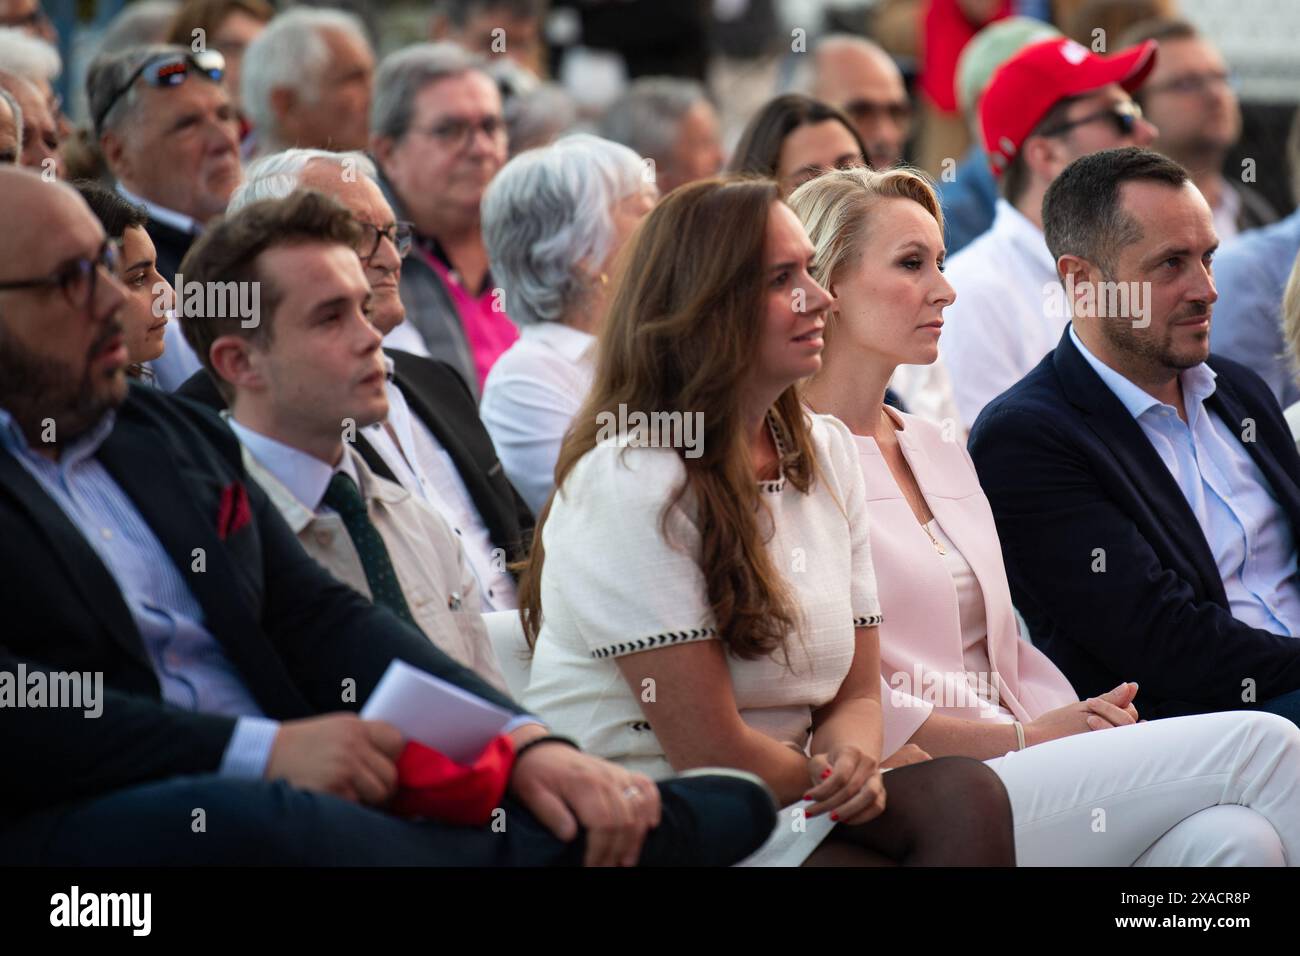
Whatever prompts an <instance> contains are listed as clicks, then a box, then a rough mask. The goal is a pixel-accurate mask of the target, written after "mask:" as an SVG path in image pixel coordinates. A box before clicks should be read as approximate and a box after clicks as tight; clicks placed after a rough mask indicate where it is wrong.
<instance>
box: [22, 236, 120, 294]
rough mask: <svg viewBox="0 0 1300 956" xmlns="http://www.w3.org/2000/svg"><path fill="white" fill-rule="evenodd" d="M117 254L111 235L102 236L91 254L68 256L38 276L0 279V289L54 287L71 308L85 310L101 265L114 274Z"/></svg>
mask: <svg viewBox="0 0 1300 956" xmlns="http://www.w3.org/2000/svg"><path fill="white" fill-rule="evenodd" d="M120 263H121V256H120V255H119V254H118V251H117V244H116V243H114V242H113V240H112V239H105V240H104V244H103V245H102V246H100V247H99V252H97V253H96V254H95V258H93V259H87V258H85V257H84V256H82V257H78V258H76V259H71V260H69V261H68V262H65V263H64V264H63V265H61V266H60V267H59V268H58V269H57V270H56V271H55V272H53V273H51V274H50V275H47V276H44V277H42V278H40V279H18V280H15V281H13V282H0V291H2V290H8V289H47V288H50V287H51V286H53V287H56V288H57V289H58V290H59V291H60V292H62V293H63V297H64V298H65V299H67V301H68V305H70V306H72V307H73V308H74V309H81V310H89V309H90V304H91V303H92V302H94V301H95V286H96V280H97V279H98V278H99V269H100V267H101V266H102V267H103V268H104V271H106V272H107V273H108V274H109V275H113V276H115V275H117V270H118V266H119V264H120Z"/></svg>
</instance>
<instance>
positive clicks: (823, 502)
mask: <svg viewBox="0 0 1300 956" xmlns="http://www.w3.org/2000/svg"><path fill="white" fill-rule="evenodd" d="M812 254H813V248H812V245H811V243H810V242H809V240H808V237H807V235H806V234H805V233H804V231H803V228H802V227H801V226H800V224H799V222H798V220H797V219H796V218H795V216H794V214H793V213H792V212H791V211H790V209H789V208H788V207H787V206H786V205H785V204H784V203H782V202H780V201H779V199H778V194H777V187H776V185H775V184H774V183H772V182H770V181H767V180H753V179H750V180H744V179H741V180H735V179H733V180H705V181H702V182H698V183H694V184H691V185H688V186H685V187H682V188H680V189H678V190H676V191H674V192H673V193H672V194H671V195H669V196H668V197H667V198H665V199H664V200H663V201H662V202H661V203H660V204H659V206H658V207H656V209H655V210H654V211H653V212H652V213H651V214H650V216H649V217H647V219H646V220H645V221H644V222H643V223H642V225H641V226H640V228H639V229H638V232H637V233H636V235H635V236H634V238H633V239H632V241H631V242H630V243H629V246H628V247H627V248H626V249H625V254H624V258H623V261H624V269H623V270H622V278H621V280H619V281H617V285H616V292H615V296H614V300H613V302H612V304H611V308H610V313H609V316H608V318H607V320H606V325H605V327H604V329H603V331H602V333H601V339H600V345H599V357H598V360H597V368H596V375H595V381H594V385H593V388H592V391H591V393H590V396H589V398H588V399H587V401H586V403H585V405H584V407H583V409H582V410H581V411H580V412H579V413H578V415H577V416H576V418H575V419H574V424H573V426H572V428H571V430H570V431H569V433H568V435H567V436H566V438H565V441H564V444H563V446H562V448H561V450H560V455H559V460H558V463H557V465H556V474H555V479H556V489H557V490H556V491H555V493H554V494H553V495H552V497H551V498H550V500H549V502H548V503H547V506H546V508H545V509H544V510H543V512H542V515H541V520H540V522H539V525H538V530H537V533H536V536H535V538H534V545H533V554H532V557H531V561H530V563H529V565H528V567H527V569H526V571H525V574H524V576H523V579H522V581H521V586H520V606H521V614H522V616H523V619H524V626H525V630H526V632H527V634H528V635H529V639H530V642H531V643H533V644H534V652H535V653H534V658H533V662H532V668H531V674H530V683H529V686H528V689H527V691H526V692H525V694H524V698H523V699H524V701H525V702H526V703H527V705H528V706H529V707H530V708H532V709H533V710H534V712H536V713H542V714H545V715H546V719H547V721H548V723H549V724H550V725H551V726H552V727H553V728H554V730H555V731H556V732H557V733H561V734H567V735H570V736H572V737H574V738H577V739H578V741H579V742H580V743H581V744H582V746H583V747H584V748H585V749H588V750H590V751H592V752H594V753H597V754H599V755H601V756H604V757H606V758H609V759H611V760H614V761H616V762H619V763H622V764H624V765H625V766H627V767H628V768H629V769H634V770H637V771H641V772H645V773H648V774H650V775H651V776H656V777H662V776H666V775H667V774H669V773H672V772H674V771H681V770H685V769H688V768H691V767H699V766H705V765H718V766H728V767H735V768H738V769H743V770H748V771H751V772H753V773H756V774H758V775H759V776H760V777H762V778H763V779H764V780H765V781H766V782H767V784H768V786H770V787H771V788H772V790H773V791H774V792H775V793H776V795H777V798H778V800H779V802H780V803H781V804H782V805H783V806H785V807H787V810H786V811H784V812H783V814H782V819H781V824H780V825H779V826H778V829H777V832H776V833H775V834H774V836H773V840H772V841H770V843H769V845H768V847H766V848H765V850H764V851H760V854H759V857H760V859H761V860H763V861H777V862H799V861H803V860H805V859H807V858H809V857H810V856H811V857H813V861H814V862H831V861H833V860H842V859H845V858H846V857H847V858H849V859H852V860H856V861H859V862H861V861H865V860H867V859H870V860H876V861H878V860H879V859H880V858H881V857H883V858H884V859H885V860H887V861H890V862H899V863H912V864H1010V863H1012V862H1013V852H1012V848H1011V836H1010V834H1011V821H1010V817H1009V814H1008V811H1007V803H1006V795H1005V793H1004V791H1003V790H1002V787H1001V785H1000V784H999V783H998V782H997V781H996V779H994V778H993V776H992V775H991V774H990V773H989V772H988V771H987V769H986V768H985V767H983V766H982V765H981V764H979V763H978V762H977V761H972V760H967V759H964V758H948V759H942V760H936V761H930V762H925V763H920V764H915V765H913V766H908V767H902V768H900V769H896V770H890V771H889V777H888V784H887V785H886V782H885V780H884V779H883V778H882V767H881V754H882V746H883V747H884V748H885V749H884V752H885V753H890V752H892V751H893V750H894V749H896V747H897V746H898V744H901V743H902V741H897V742H894V741H885V740H884V737H883V728H882V724H881V711H880V683H881V682H880V673H879V670H880V668H879V648H878V644H877V625H878V624H879V623H880V613H879V603H878V601H877V599H876V594H875V586H874V583H873V582H874V574H873V570H872V567H871V552H870V544H869V540H868V528H867V522H866V513H865V505H866V494H865V486H864V484H863V482H862V476H861V472H860V471H859V469H858V467H857V462H856V460H855V457H854V450H853V445H852V439H851V436H850V435H849V434H848V432H847V430H846V429H845V428H844V426H843V425H841V424H840V423H839V422H837V421H835V420H834V419H832V418H830V417H827V416H809V415H808V414H806V413H805V412H804V410H803V409H802V408H801V406H800V402H799V397H798V395H797V393H796V390H795V384H796V383H797V382H798V381H799V380H800V379H802V378H805V377H807V376H808V375H810V374H812V373H813V372H815V371H817V369H818V368H819V367H820V362H821V358H820V356H821V349H822V339H821V330H822V328H823V326H824V314H825V310H826V309H827V307H828V306H829V304H830V302H831V299H830V296H829V295H828V294H827V293H826V291H825V290H824V289H823V288H822V287H821V286H820V285H818V284H817V283H816V282H815V281H813V279H812V277H811V276H810V275H809V271H808V270H809V268H810V266H811V262H812ZM886 791H888V802H886ZM836 824H843V825H839V826H837V825H836ZM828 833H829V834H831V835H832V838H831V839H830V840H827V841H826V842H825V843H823V840H824V839H825V838H826V837H827V835H828Z"/></svg>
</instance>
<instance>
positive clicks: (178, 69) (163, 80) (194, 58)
mask: <svg viewBox="0 0 1300 956" xmlns="http://www.w3.org/2000/svg"><path fill="white" fill-rule="evenodd" d="M191 68H193V70H194V71H195V73H196V74H197V75H198V76H206V77H207V78H208V79H209V80H211V81H212V82H213V83H220V82H221V80H222V77H224V76H225V75H226V58H225V57H224V56H222V55H221V54H220V53H218V52H217V51H216V50H200V51H199V52H198V53H164V54H162V55H161V56H156V57H154V58H153V59H151V60H145V61H144V62H143V63H141V64H140V65H139V66H138V67H136V69H135V71H134V72H133V73H132V74H131V77H130V79H128V80H127V81H126V82H125V83H123V84H122V85H121V86H120V87H118V88H117V89H116V90H114V91H113V95H112V96H110V97H109V98H108V100H107V101H106V102H105V104H104V106H103V107H102V108H101V109H100V110H99V112H98V113H96V114H95V129H97V130H98V129H100V128H101V127H102V126H103V125H104V117H106V116H107V115H108V114H109V111H111V110H112V109H113V107H114V106H116V105H117V101H118V100H120V99H121V98H122V97H123V96H125V95H126V91H127V90H129V89H130V88H131V86H132V85H133V84H134V83H135V81H136V80H138V79H141V78H143V79H144V81H145V82H146V83H148V84H149V85H150V86H154V87H163V86H180V85H181V84H182V83H184V82H185V80H186V79H187V78H188V77H189V75H190V69H191Z"/></svg>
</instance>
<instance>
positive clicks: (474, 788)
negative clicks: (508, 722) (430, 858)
mask: <svg viewBox="0 0 1300 956" xmlns="http://www.w3.org/2000/svg"><path fill="white" fill-rule="evenodd" d="M514 762H515V748H514V744H512V743H511V742H510V738H509V737H507V736H506V735H505V734H498V735H497V736H496V737H494V738H492V742H491V743H489V744H488V745H487V746H486V747H485V748H484V749H483V752H482V753H481V754H479V755H478V757H477V758H475V760H474V763H472V764H470V765H469V766H464V765H462V764H458V763H456V762H455V761H453V760H452V759H451V758H450V757H448V756H446V755H445V754H442V753H440V752H439V751H437V750H434V749H433V748H432V747H426V746H425V745H424V744H421V743H416V742H415V741H414V740H409V741H407V743H406V748H405V749H404V750H403V751H402V753H401V756H399V757H398V758H397V794H396V795H395V796H394V797H393V802H392V804H391V809H392V811H393V813H395V814H397V815H398V816H402V817H427V818H428V819H430V820H437V821H439V822H440V823H454V824H458V825H460V826H482V825H483V824H485V823H487V822H488V821H489V820H491V819H492V811H493V810H495V809H496V808H497V807H498V806H500V804H501V797H502V796H503V795H504V794H505V792H506V783H507V782H508V781H509V780H510V770H511V768H512V767H513V766H514Z"/></svg>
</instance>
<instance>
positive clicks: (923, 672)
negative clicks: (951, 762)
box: [854, 409, 1079, 738]
mask: <svg viewBox="0 0 1300 956" xmlns="http://www.w3.org/2000/svg"><path fill="white" fill-rule="evenodd" d="M889 414H892V415H893V416H894V419H895V421H897V422H899V423H901V424H902V425H903V428H902V430H900V431H899V432H898V442H899V446H900V448H901V449H902V452H903V456H904V457H905V458H906V459H907V463H908V465H910V466H911V469H912V474H913V475H914V476H915V477H916V482H917V484H918V485H919V486H920V489H921V492H922V494H923V495H924V496H925V500H926V503H927V504H928V505H929V506H930V510H931V511H932V512H933V513H934V517H935V520H936V522H937V523H938V525H939V527H940V528H941V529H942V531H943V534H942V536H936V537H937V538H938V540H939V541H940V543H941V544H943V545H945V546H948V545H951V546H955V547H956V548H958V549H959V550H960V552H961V555H962V556H963V557H964V558H965V559H966V562H968V563H969V565H970V567H971V569H972V570H973V571H974V575H975V578H976V580H977V581H978V585H979V586H978V588H973V587H969V586H967V587H963V588H961V590H960V593H962V594H965V595H967V600H968V601H970V600H977V599H978V598H976V597H974V595H978V594H979V593H980V592H982V597H983V605H984V606H983V612H984V613H983V618H984V626H985V627H986V628H987V636H986V638H985V642H984V647H983V651H984V653H983V654H976V655H973V656H972V655H971V653H970V651H971V649H972V648H971V643H972V642H971V637H970V635H969V634H968V635H966V638H965V640H963V633H962V630H963V620H965V621H966V622H967V629H968V630H969V628H970V623H969V622H970V621H972V620H975V621H978V619H979V614H978V613H975V614H971V613H967V614H965V615H963V613H962V611H963V608H962V606H961V602H960V599H959V588H958V582H957V580H956V579H955V578H954V574H953V571H952V567H953V562H952V561H951V560H946V559H945V557H944V556H943V555H941V554H940V553H939V552H938V550H937V549H936V547H935V544H934V542H933V541H932V540H931V536H930V535H929V534H927V533H926V529H925V528H924V527H922V525H921V524H920V523H919V522H918V521H917V520H916V516H915V515H914V514H913V513H912V509H911V507H910V506H909V505H908V503H907V500H906V499H905V498H904V497H903V492H902V490H901V489H900V488H899V487H898V485H897V484H896V483H895V482H894V477H893V473H892V472H890V470H889V466H888V464H886V462H885V459H884V458H883V457H882V456H881V454H880V448H879V447H878V446H877V445H876V442H875V439H873V438H864V437H862V436H858V435H855V436H854V440H855V442H856V444H857V448H858V459H859V461H860V463H861V465H862V473H863V475H864V477H865V478H866V482H867V510H868V513H869V514H870V517H871V553H872V557H873V558H874V564H875V570H876V584H877V592H878V594H879V596H880V604H881V612H882V614H883V617H884V622H883V623H882V624H881V626H880V666H881V674H882V677H883V679H884V681H885V684H886V685H887V686H889V688H890V689H891V693H890V694H889V699H888V700H885V701H882V704H883V706H884V711H885V722H886V725H888V724H889V723H890V722H891V721H893V722H895V723H901V724H903V725H905V726H911V732H913V733H914V732H915V730H916V728H917V727H919V726H920V724H921V723H923V722H924V717H922V718H921V720H920V721H917V720H916V717H915V715H916V714H917V713H918V712H921V711H923V712H924V713H925V715H926V716H928V715H929V712H930V709H929V708H930V707H931V706H932V707H933V708H934V709H936V710H938V711H939V713H943V714H947V715H949V716H952V717H962V718H967V719H970V718H978V719H986V720H1000V721H1009V720H1012V719H1013V718H1014V719H1016V720H1020V721H1030V720H1033V719H1035V718H1036V717H1039V716H1041V715H1042V714H1044V713H1046V712H1047V711H1049V710H1053V709H1055V708H1057V707H1063V706H1065V705H1066V704H1069V703H1072V702H1075V701H1077V700H1078V699H1079V698H1078V695H1077V694H1075V692H1074V688H1072V687H1071V686H1070V682H1069V681H1068V680H1066V679H1065V675H1064V674H1062V673H1061V672H1060V671H1059V670H1058V669H1057V668H1056V665H1054V664H1053V663H1052V662H1051V661H1050V660H1048V658H1047V657H1046V655H1044V654H1043V653H1042V652H1041V651H1039V650H1038V649H1037V648H1035V647H1034V646H1033V645H1032V644H1030V643H1029V642H1028V641H1026V640H1022V639H1021V637H1020V635H1019V633H1018V629H1017V624H1016V616H1015V612H1014V608H1013V607H1012V604H1011V592H1010V589H1009V586H1008V585H1007V574H1006V568H1005V567H1004V565H1003V563H1002V549H1001V544H1000V542H999V540H998V533H997V528H996V527H995V525H994V522H993V512H992V510H991V509H990V508H989V503H988V499H987V498H986V497H985V496H984V492H983V491H982V490H981V489H980V485H979V479H978V477H977V476H976V474H975V466H974V464H973V463H972V462H971V459H970V456H969V455H968V454H967V453H966V449H965V448H964V447H963V446H962V444H961V443H960V442H959V441H950V440H945V438H944V433H943V431H942V430H941V429H940V428H939V427H938V426H936V425H933V424H931V423H929V422H927V421H925V420H923V419H920V418H916V417H914V416H912V415H906V414H903V413H900V412H897V411H895V410H894V409H890V410H889ZM966 610H967V611H970V610H972V609H970V608H967V609H966ZM975 610H977V609H975ZM970 659H977V660H985V659H987V660H988V661H989V673H978V674H977V673H972V672H971V671H970V670H969V669H968V667H967V666H966V661H967V660H970ZM882 690H883V688H882ZM917 698H919V700H920V702H922V704H923V705H924V706H923V707H919V706H918V704H917V701H916V699H917ZM913 724H914V726H912V725H913ZM888 736H889V737H891V738H894V737H895V735H894V734H889V735H888ZM909 736H910V733H909Z"/></svg>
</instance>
